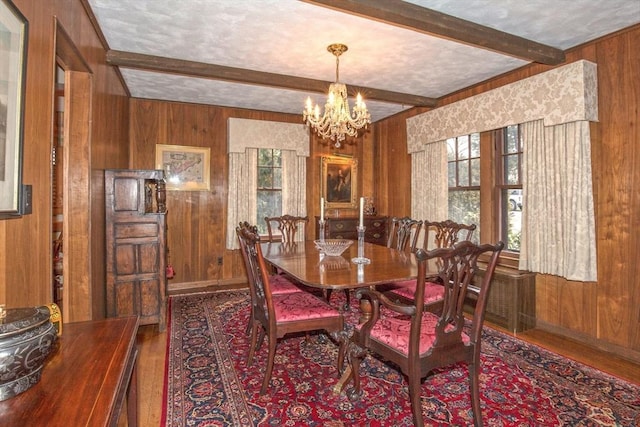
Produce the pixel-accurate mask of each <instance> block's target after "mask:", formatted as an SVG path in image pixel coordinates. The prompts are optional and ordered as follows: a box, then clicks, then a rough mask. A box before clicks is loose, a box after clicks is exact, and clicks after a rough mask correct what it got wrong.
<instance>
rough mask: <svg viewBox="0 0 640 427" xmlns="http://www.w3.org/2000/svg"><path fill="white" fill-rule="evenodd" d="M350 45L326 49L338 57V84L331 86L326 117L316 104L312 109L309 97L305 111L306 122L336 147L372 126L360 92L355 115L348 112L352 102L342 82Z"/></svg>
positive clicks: (338, 44)
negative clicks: (343, 60)
mask: <svg viewBox="0 0 640 427" xmlns="http://www.w3.org/2000/svg"><path fill="white" fill-rule="evenodd" d="M347 49H348V48H347V46H345V45H343V44H340V43H334V44H331V45H329V46H327V50H328V51H329V52H331V53H332V54H333V55H335V57H336V82H335V83H331V85H330V86H329V95H328V98H327V103H326V104H325V105H324V114H323V115H322V116H320V107H319V106H318V105H317V104H316V106H315V107H312V106H311V98H310V97H309V98H307V103H306V106H305V109H304V112H303V116H302V118H303V120H304V121H305V122H306V123H308V124H309V126H311V128H312V129H313V130H314V131H315V132H316V133H317V134H318V135H320V136H321V137H322V138H328V139H330V140H332V141H333V142H334V144H335V146H336V148H337V147H340V145H341V143H342V141H344V140H345V138H346V137H347V136H351V137H354V136H357V135H358V130H359V129H362V128H363V127H366V126H367V125H368V124H369V123H371V115H370V114H369V111H367V106H366V105H365V103H364V101H363V100H362V96H360V94H359V93H358V96H357V98H356V105H355V106H354V107H353V114H351V112H350V111H349V101H348V100H347V86H346V85H344V84H343V83H340V71H339V67H340V55H342V54H343V53H344V52H346V51H347Z"/></svg>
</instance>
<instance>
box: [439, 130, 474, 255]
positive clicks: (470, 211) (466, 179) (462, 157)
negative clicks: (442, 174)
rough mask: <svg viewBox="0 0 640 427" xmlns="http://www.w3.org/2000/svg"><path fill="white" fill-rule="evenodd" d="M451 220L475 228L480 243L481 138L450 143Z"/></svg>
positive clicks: (462, 139)
mask: <svg viewBox="0 0 640 427" xmlns="http://www.w3.org/2000/svg"><path fill="white" fill-rule="evenodd" d="M447 161H448V181H449V219H451V220H452V221H455V222H459V223H464V224H476V226H477V227H478V228H477V229H476V231H475V232H474V234H473V240H474V241H475V242H476V243H477V242H479V241H480V134H479V133H473V134H471V135H464V136H459V137H457V138H449V139H447Z"/></svg>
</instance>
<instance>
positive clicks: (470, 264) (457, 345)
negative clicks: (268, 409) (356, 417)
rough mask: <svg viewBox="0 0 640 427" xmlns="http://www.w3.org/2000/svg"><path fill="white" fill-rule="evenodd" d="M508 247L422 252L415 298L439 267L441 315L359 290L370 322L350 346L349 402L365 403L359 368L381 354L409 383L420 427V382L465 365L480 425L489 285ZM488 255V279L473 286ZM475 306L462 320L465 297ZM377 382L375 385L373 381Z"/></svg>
mask: <svg viewBox="0 0 640 427" xmlns="http://www.w3.org/2000/svg"><path fill="white" fill-rule="evenodd" d="M503 247H504V244H503V243H502V242H498V243H497V244H496V245H490V244H483V245H476V244H475V243H473V242H470V241H462V242H458V243H456V244H454V245H453V247H450V248H438V249H434V250H432V251H429V252H426V251H425V250H423V249H418V251H417V252H416V260H417V262H418V278H417V286H416V298H415V300H414V301H422V299H423V298H424V289H425V281H426V271H427V263H428V262H431V263H433V262H434V261H437V265H439V268H438V273H437V276H438V278H439V280H440V282H441V283H443V284H444V286H443V288H444V289H445V292H444V298H443V299H444V303H443V307H442V310H441V312H440V314H435V313H432V312H429V311H425V310H423V306H422V304H420V303H416V302H413V303H412V304H403V303H398V302H394V301H392V300H390V299H388V298H387V297H386V296H385V295H384V294H383V293H381V292H379V291H376V290H374V289H368V288H363V289H359V290H358V292H357V293H356V295H357V296H358V297H361V298H367V299H369V300H370V301H371V306H372V313H371V318H370V320H368V321H367V322H365V323H362V324H359V325H357V326H356V328H355V330H354V333H353V335H352V337H351V339H350V340H349V343H348V344H343V345H347V346H348V356H349V357H348V360H350V361H351V374H350V375H351V376H350V379H351V380H352V381H353V387H351V388H349V389H348V390H347V395H348V396H349V398H350V399H351V400H354V401H355V400H358V399H359V398H360V397H361V394H362V389H361V378H360V372H359V369H360V363H361V361H362V359H363V357H365V356H366V355H367V354H368V353H372V354H377V355H379V356H381V357H382V359H384V360H386V361H390V362H392V363H394V364H395V365H396V366H397V367H399V368H400V370H401V371H402V373H403V374H404V375H405V376H406V377H407V379H408V383H409V398H410V400H411V411H412V413H413V422H414V425H416V426H419V427H422V426H423V425H424V420H423V416H422V405H421V399H420V388H421V382H422V378H424V377H426V376H427V374H429V373H430V372H431V371H433V370H434V369H436V368H444V367H450V366H452V365H455V364H457V363H458V362H466V364H467V367H468V373H469V382H470V390H471V410H472V415H473V420H474V424H475V425H476V426H481V425H482V412H481V408H480V396H479V376H480V368H481V367H480V348H481V338H482V326H483V323H484V317H485V309H486V305H487V297H488V294H489V291H490V287H491V279H492V277H493V272H494V270H495V267H496V263H497V261H498V257H499V255H500V252H501V251H502V249H503ZM484 253H489V254H490V260H489V262H488V265H487V269H486V274H485V275H484V277H483V280H482V283H481V284H480V286H479V287H476V286H474V285H473V282H472V281H473V277H474V275H475V273H476V271H477V270H478V265H477V262H478V257H479V256H480V255H481V254H484ZM468 292H469V293H473V294H474V295H475V296H476V298H477V302H476V304H475V307H474V309H473V310H474V311H473V313H472V315H471V317H470V318H469V319H466V318H465V316H464V311H463V309H464V305H465V304H464V303H465V300H466V296H467V293H468ZM371 381H374V380H371Z"/></svg>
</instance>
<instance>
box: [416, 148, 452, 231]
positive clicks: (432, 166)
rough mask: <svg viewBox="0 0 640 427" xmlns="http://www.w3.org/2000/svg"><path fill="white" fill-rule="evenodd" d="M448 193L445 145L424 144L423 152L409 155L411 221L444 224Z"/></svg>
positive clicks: (447, 208)
mask: <svg viewBox="0 0 640 427" xmlns="http://www.w3.org/2000/svg"><path fill="white" fill-rule="evenodd" d="M448 193H449V185H448V182H447V143H446V141H439V142H434V143H431V144H425V145H424V150H422V151H418V152H414V153H411V195H412V196H411V217H412V218H414V219H417V220H429V221H444V220H445V219H447V216H448V212H449V206H448Z"/></svg>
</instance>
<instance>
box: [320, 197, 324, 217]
mask: <svg viewBox="0 0 640 427" xmlns="http://www.w3.org/2000/svg"><path fill="white" fill-rule="evenodd" d="M320 221H324V197H320Z"/></svg>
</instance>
